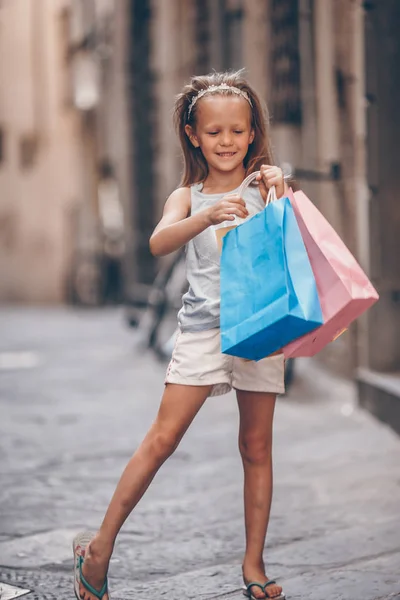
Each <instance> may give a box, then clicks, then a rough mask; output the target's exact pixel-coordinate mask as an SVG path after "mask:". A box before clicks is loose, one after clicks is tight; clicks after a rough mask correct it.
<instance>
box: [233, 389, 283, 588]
mask: <svg viewBox="0 0 400 600" xmlns="http://www.w3.org/2000/svg"><path fill="white" fill-rule="evenodd" d="M237 400H238V405H239V414H240V428H239V449H240V453H241V456H242V461H243V469H244V512H245V527H246V553H245V556H244V560H243V578H244V581H245V583H246V584H248V583H250V581H258V582H259V583H261V584H264V583H265V582H266V581H267V580H268V577H267V576H266V575H265V568H264V561H263V551H264V545H265V536H266V533H267V527H268V521H269V514H270V509H271V500H272V422H273V417H274V409H275V400H276V396H275V394H265V393H260V392H245V391H240V390H238V391H237ZM251 591H252V594H253V595H254V596H255V597H257V598H265V597H266V596H265V594H264V593H263V592H262V590H261V589H259V588H256V587H253V588H252V589H251ZM281 591H282V588H281V587H280V586H278V585H273V584H271V585H270V586H268V587H267V588H266V594H267V597H274V596H279V594H280V593H281Z"/></svg>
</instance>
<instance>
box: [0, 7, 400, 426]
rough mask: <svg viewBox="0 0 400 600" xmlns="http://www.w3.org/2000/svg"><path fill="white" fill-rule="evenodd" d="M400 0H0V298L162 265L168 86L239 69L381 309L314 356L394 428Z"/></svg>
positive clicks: (173, 165)
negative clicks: (157, 236)
mask: <svg viewBox="0 0 400 600" xmlns="http://www.w3.org/2000/svg"><path fill="white" fill-rule="evenodd" d="M399 27H400V2H399V1H398V0H375V1H373V0H371V1H362V0H2V1H1V2H0V194H1V196H0V248H1V251H0V300H1V301H3V302H8V303H10V302H24V303H32V302H35V303H38V302H40V303H49V302H51V303H54V302H58V303H60V302H75V303H80V304H86V305H89V306H97V305H100V304H103V303H108V302H113V303H114V302H121V301H127V300H129V299H130V298H132V297H135V296H136V297H138V296H140V295H141V294H142V293H144V292H143V290H145V289H146V285H147V284H149V283H150V282H151V281H152V280H153V278H154V275H155V272H156V269H157V264H156V261H155V259H154V258H153V257H152V256H151V255H150V253H149V250H148V238H149V235H150V233H151V231H152V229H153V227H154V225H155V224H156V222H157V221H158V219H159V217H160V214H161V209H162V206H163V203H164V201H165V198H166V197H167V196H168V194H169V193H170V192H171V191H172V190H173V189H174V188H175V187H176V186H177V184H178V182H179V176H180V170H181V161H180V156H179V148H178V145H177V141H176V138H175V136H174V132H173V128H172V107H173V101H174V96H175V94H176V93H177V92H178V91H179V90H180V88H181V86H182V84H183V83H184V82H185V81H186V80H187V79H188V78H189V77H190V76H191V75H192V74H194V73H196V74H200V73H207V72H209V71H211V70H212V69H216V70H221V69H230V68H234V69H236V68H241V67H245V68H246V71H247V75H248V78H249V80H250V82H251V83H252V84H253V85H254V86H255V87H256V88H257V89H258V91H259V92H260V94H261V96H262V97H263V98H264V99H265V100H266V101H267V103H268V105H269V109H270V114H271V119H272V135H273V144H274V147H275V153H276V160H277V162H278V163H279V164H283V163H289V164H290V165H291V167H292V169H293V171H294V174H295V178H296V181H297V184H298V185H299V186H300V187H302V188H303V189H304V190H305V191H306V193H308V194H309V195H310V197H311V198H312V199H313V201H315V203H316V204H317V206H318V207H319V208H320V210H321V211H322V212H323V213H324V214H325V215H326V216H327V218H328V219H329V221H330V222H331V223H332V224H333V225H334V227H335V229H336V230H337V231H338V233H339V234H340V235H341V237H342V238H343V239H344V240H345V242H346V243H347V245H348V246H349V247H350V249H351V250H352V251H353V252H354V253H355V255H356V256H357V258H358V260H359V261H360V263H361V265H362V266H363V267H364V269H365V270H366V272H367V273H368V274H369V275H370V277H371V279H372V281H373V283H374V284H375V286H376V287H377V289H378V291H379V292H380V295H381V300H380V302H379V303H378V304H377V305H376V306H375V307H374V309H372V310H371V311H369V313H368V314H367V315H366V316H365V317H364V318H363V319H361V320H360V321H359V322H358V323H357V324H355V325H354V326H353V327H352V328H351V330H350V331H349V332H348V333H346V334H344V335H343V336H341V337H340V338H339V339H338V340H337V341H336V342H335V343H333V344H331V345H330V346H329V347H328V348H327V349H326V350H325V351H324V352H323V353H321V355H320V357H319V359H320V360H323V361H324V362H325V363H326V364H328V365H329V366H330V368H332V369H334V370H335V371H337V372H340V373H342V374H345V375H347V376H355V377H356V378H357V380H358V383H359V389H360V399H361V402H363V403H364V404H365V405H366V406H368V407H369V408H370V409H371V410H373V411H374V412H377V413H379V415H380V416H381V417H382V418H385V419H388V420H390V421H391V423H392V424H395V426H396V427H397V428H399V429H400V400H399V398H400V377H399V374H398V373H399V371H400V335H399V333H400V267H399V265H398V259H399V257H400V236H399V226H400V204H399V203H398V202H397V198H396V184H397V182H398V179H399V169H398V166H397V162H398V161H397V156H398V152H397V140H398V139H399V133H400V131H399V129H400V117H399V111H398V109H397V107H398V105H399V102H400V98H399V87H400V83H399V79H398V78H397V77H396V72H397V66H398V64H399V59H400V44H399V41H398V30H399Z"/></svg>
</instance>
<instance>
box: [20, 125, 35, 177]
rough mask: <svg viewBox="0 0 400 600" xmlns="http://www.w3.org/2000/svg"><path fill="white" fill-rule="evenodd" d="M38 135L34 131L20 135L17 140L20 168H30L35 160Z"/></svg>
mask: <svg viewBox="0 0 400 600" xmlns="http://www.w3.org/2000/svg"><path fill="white" fill-rule="evenodd" d="M38 150H39V140H38V136H37V135H36V134H34V133H31V134H25V135H23V136H21V138H20V141H19V164H20V167H21V169H31V168H32V167H33V166H34V165H35V163H36V160H37V154H38Z"/></svg>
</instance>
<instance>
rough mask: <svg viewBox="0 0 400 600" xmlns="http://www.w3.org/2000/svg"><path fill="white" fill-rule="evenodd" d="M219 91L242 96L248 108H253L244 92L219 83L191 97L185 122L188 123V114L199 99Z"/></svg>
mask: <svg viewBox="0 0 400 600" xmlns="http://www.w3.org/2000/svg"><path fill="white" fill-rule="evenodd" d="M220 91H229V92H233V93H234V94H236V95H237V96H242V98H244V99H245V100H247V102H248V103H249V104H250V106H253V105H252V103H251V100H250V96H249V95H248V93H247V92H245V91H244V90H241V89H240V88H237V87H234V86H233V85H228V84H227V83H221V84H220V85H209V86H208V87H207V88H204V89H203V90H200V91H199V92H198V93H197V94H196V95H195V96H193V98H192V101H191V102H190V104H189V108H188V115H187V120H188V121H189V119H190V114H191V112H192V110H193V107H194V105H195V104H196V102H197V100H200V98H202V97H203V96H204V95H205V94H209V93H214V92H220Z"/></svg>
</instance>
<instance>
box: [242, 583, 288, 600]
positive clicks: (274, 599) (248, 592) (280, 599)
mask: <svg viewBox="0 0 400 600" xmlns="http://www.w3.org/2000/svg"><path fill="white" fill-rule="evenodd" d="M273 584H276V581H275V580H274V579H268V581H267V582H266V583H264V585H263V584H262V583H258V582H257V581H252V582H250V583H249V584H248V585H246V587H244V588H243V594H244V596H246V598H249V600H270V599H271V600H285V598H286V596H285V594H284V593H283V592H282V594H279V596H268V595H267V592H266V591H265V588H266V587H268V586H269V585H273ZM252 587H258V588H260V590H261V591H263V592H264V594H265V598H261V599H260V598H257V597H256V596H253V594H252V593H251V588H252Z"/></svg>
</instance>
